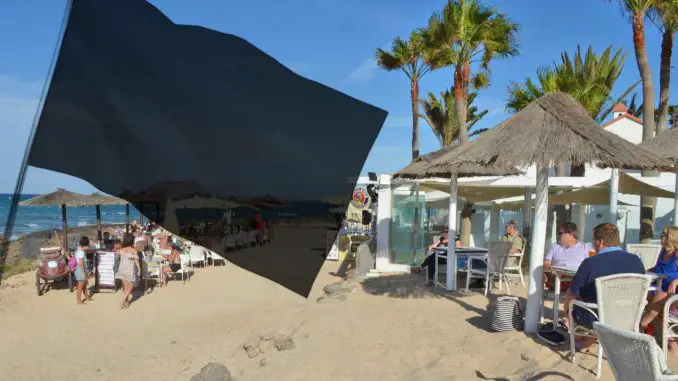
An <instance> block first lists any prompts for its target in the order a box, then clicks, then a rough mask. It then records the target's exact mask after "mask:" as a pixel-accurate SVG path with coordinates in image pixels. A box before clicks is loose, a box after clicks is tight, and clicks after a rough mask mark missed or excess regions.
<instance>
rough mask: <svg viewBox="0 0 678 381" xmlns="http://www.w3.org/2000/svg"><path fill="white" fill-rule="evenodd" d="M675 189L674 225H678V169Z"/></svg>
mask: <svg viewBox="0 0 678 381" xmlns="http://www.w3.org/2000/svg"><path fill="white" fill-rule="evenodd" d="M673 191H674V192H675V193H676V195H675V196H674V201H673V226H678V171H676V187H675V188H674V189H673Z"/></svg>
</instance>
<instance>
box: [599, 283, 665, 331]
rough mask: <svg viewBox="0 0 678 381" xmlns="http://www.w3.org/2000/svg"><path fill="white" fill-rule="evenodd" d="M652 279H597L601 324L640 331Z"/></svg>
mask: <svg viewBox="0 0 678 381" xmlns="http://www.w3.org/2000/svg"><path fill="white" fill-rule="evenodd" d="M652 280H653V278H652V277H651V276H650V275H645V274H614V275H608V276H604V277H600V278H597V279H596V293H597V296H598V303H597V304H598V320H600V322H601V323H603V324H607V325H609V326H611V327H614V328H619V329H626V330H629V331H634V332H637V331H638V326H639V325H640V319H641V317H642V315H643V310H644V309H645V304H647V292H648V289H649V288H650V284H651V283H652Z"/></svg>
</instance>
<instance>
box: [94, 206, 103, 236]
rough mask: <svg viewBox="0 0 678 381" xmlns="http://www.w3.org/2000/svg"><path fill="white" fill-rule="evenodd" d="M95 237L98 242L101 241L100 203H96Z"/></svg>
mask: <svg viewBox="0 0 678 381" xmlns="http://www.w3.org/2000/svg"><path fill="white" fill-rule="evenodd" d="M96 207H97V239H98V240H99V244H100V245H101V244H102V243H103V238H102V236H101V205H97V206H96Z"/></svg>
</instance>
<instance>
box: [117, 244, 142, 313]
mask: <svg viewBox="0 0 678 381" xmlns="http://www.w3.org/2000/svg"><path fill="white" fill-rule="evenodd" d="M119 253H120V265H119V266H118V272H117V273H116V274H115V278H116V279H120V281H122V291H123V297H122V303H121V304H120V308H122V309H125V308H127V307H129V304H130V301H131V299H132V291H133V290H134V283H135V281H136V279H137V276H138V275H139V271H140V269H141V265H140V263H139V256H138V255H137V249H136V248H135V247H134V235H132V234H131V233H127V234H125V235H124V236H123V238H122V249H120V251H119Z"/></svg>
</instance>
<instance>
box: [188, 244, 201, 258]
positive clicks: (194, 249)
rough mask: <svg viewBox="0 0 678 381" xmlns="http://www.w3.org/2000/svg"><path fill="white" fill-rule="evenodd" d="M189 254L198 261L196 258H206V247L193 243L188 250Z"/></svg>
mask: <svg viewBox="0 0 678 381" xmlns="http://www.w3.org/2000/svg"><path fill="white" fill-rule="evenodd" d="M188 255H189V256H190V257H191V260H193V261H196V260H202V261H204V260H205V248H204V247H202V246H199V245H193V246H191V248H190V250H189V251H188Z"/></svg>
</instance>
